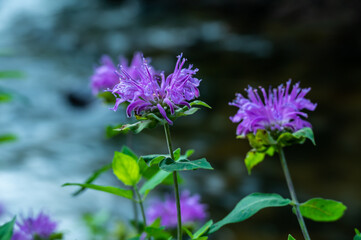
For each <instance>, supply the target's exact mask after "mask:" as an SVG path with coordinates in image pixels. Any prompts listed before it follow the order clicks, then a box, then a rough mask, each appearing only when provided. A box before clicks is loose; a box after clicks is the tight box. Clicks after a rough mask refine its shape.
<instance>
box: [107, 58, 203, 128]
mask: <svg viewBox="0 0 361 240" xmlns="http://www.w3.org/2000/svg"><path fill="white" fill-rule="evenodd" d="M185 61H186V59H184V58H183V59H182V54H181V55H179V56H178V61H177V63H176V66H175V69H174V72H173V73H171V74H169V75H168V76H167V77H165V75H164V72H160V73H158V72H156V71H154V69H153V68H152V67H151V66H150V65H149V64H148V63H147V60H146V59H145V58H143V61H141V62H138V61H137V63H139V64H138V65H133V67H132V68H129V67H128V68H127V67H125V66H123V65H121V66H120V67H119V71H117V74H118V76H119V82H118V84H116V85H115V86H114V87H113V89H112V90H111V92H112V93H113V94H114V96H115V97H116V103H115V106H114V108H112V109H113V110H114V111H116V110H117V109H118V106H119V105H120V104H121V103H123V102H127V103H129V105H128V107H127V110H126V112H127V116H128V117H130V116H131V115H132V112H134V113H135V114H136V115H142V114H144V113H149V112H159V113H160V114H161V116H163V117H164V119H165V120H166V121H167V122H168V123H169V124H172V121H171V120H170V119H169V118H168V116H167V112H170V114H174V112H175V110H176V109H177V108H179V107H180V106H188V107H189V108H190V105H189V103H188V101H190V100H192V99H194V98H197V97H199V90H198V86H199V83H200V80H199V79H197V78H195V77H194V75H195V74H196V73H197V72H198V69H192V65H189V67H188V68H183V66H184V63H185Z"/></svg>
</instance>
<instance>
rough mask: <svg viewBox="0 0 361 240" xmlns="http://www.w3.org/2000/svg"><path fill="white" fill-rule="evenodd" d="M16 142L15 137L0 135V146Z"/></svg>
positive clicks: (12, 135)
mask: <svg viewBox="0 0 361 240" xmlns="http://www.w3.org/2000/svg"><path fill="white" fill-rule="evenodd" d="M15 140H16V136H15V135H14V134H3V135H0V144H1V143H5V142H12V141H15Z"/></svg>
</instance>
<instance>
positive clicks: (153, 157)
mask: <svg viewBox="0 0 361 240" xmlns="http://www.w3.org/2000/svg"><path fill="white" fill-rule="evenodd" d="M168 156H169V155H166V154H150V155H145V156H141V158H142V159H143V160H144V161H145V162H146V163H147V165H148V166H152V165H153V164H159V163H160V161H162V160H163V159H164V158H166V157H168Z"/></svg>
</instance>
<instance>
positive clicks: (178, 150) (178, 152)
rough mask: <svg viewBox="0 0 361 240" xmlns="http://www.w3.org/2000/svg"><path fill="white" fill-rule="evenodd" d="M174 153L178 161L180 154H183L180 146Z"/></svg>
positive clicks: (175, 159)
mask: <svg viewBox="0 0 361 240" xmlns="http://www.w3.org/2000/svg"><path fill="white" fill-rule="evenodd" d="M173 155H174V159H173V160H174V161H177V160H178V159H179V158H180V156H181V149H180V148H177V149H176V150H174V151H173Z"/></svg>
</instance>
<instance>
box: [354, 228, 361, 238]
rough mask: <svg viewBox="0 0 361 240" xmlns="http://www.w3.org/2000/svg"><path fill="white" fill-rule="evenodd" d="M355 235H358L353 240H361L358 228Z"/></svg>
mask: <svg viewBox="0 0 361 240" xmlns="http://www.w3.org/2000/svg"><path fill="white" fill-rule="evenodd" d="M355 233H356V235H355V237H354V238H353V240H361V234H360V231H359V230H358V229H357V228H355Z"/></svg>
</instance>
